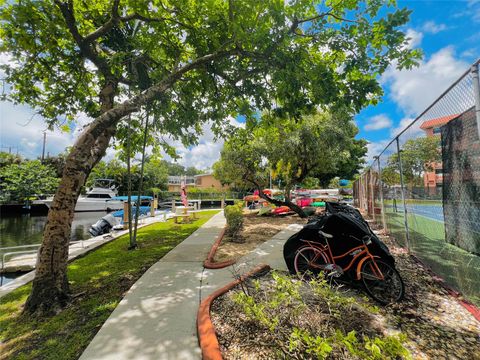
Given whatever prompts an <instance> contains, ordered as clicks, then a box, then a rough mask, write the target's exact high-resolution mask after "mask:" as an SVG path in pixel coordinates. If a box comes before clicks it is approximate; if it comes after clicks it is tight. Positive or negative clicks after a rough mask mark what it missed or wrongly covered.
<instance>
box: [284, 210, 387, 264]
mask: <svg viewBox="0 0 480 360" xmlns="http://www.w3.org/2000/svg"><path fill="white" fill-rule="evenodd" d="M319 230H322V231H323V232H325V233H328V234H331V235H333V238H332V239H329V240H328V243H329V245H330V248H331V249H332V253H333V255H335V256H336V255H341V254H344V253H346V252H347V251H349V250H350V249H352V248H354V247H356V246H359V245H361V244H362V242H361V241H359V240H356V239H355V238H357V239H362V238H363V237H364V236H365V235H369V236H370V237H371V240H372V243H371V244H370V245H369V246H368V248H369V250H370V252H371V253H372V254H373V255H377V256H380V257H381V258H382V259H384V260H385V261H387V262H389V263H391V264H393V263H394V259H393V257H392V256H391V254H390V252H389V250H388V248H387V246H386V245H385V244H384V243H383V242H382V241H381V240H380V239H379V238H378V237H377V236H376V235H375V234H374V233H373V232H372V231H371V230H370V228H369V227H368V224H367V223H366V222H365V221H364V220H363V219H362V220H359V219H357V218H355V217H353V216H352V215H350V214H345V213H334V214H327V215H325V216H323V217H321V218H320V219H319V220H318V221H315V222H311V223H309V224H307V225H305V226H304V227H303V229H302V230H300V231H299V232H298V233H296V234H294V235H292V236H291V237H290V238H289V239H288V240H287V241H286V242H285V245H284V247H283V256H284V258H285V262H286V263H287V266H288V269H289V270H290V272H292V273H293V272H295V269H294V266H293V261H294V258H295V253H296V251H297V249H298V248H299V247H300V246H302V245H305V243H304V242H302V241H300V240H301V239H305V240H311V241H315V242H320V243H323V244H325V239H324V238H323V237H322V236H321V235H320V234H319V233H318V231H319ZM354 237H355V238H354ZM350 260H351V258H349V257H348V256H346V257H345V258H344V259H342V260H340V261H338V264H339V265H341V266H345V265H346V264H348V262H349V261H350Z"/></svg>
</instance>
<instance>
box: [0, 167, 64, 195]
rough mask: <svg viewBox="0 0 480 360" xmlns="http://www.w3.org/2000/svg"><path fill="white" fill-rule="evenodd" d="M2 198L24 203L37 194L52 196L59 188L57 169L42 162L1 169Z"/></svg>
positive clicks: (0, 187)
mask: <svg viewBox="0 0 480 360" xmlns="http://www.w3.org/2000/svg"><path fill="white" fill-rule="evenodd" d="M0 179H1V186H0V193H1V195H2V196H1V197H2V198H4V199H8V200H13V201H20V202H22V201H24V200H26V199H28V198H29V197H31V196H32V195H35V194H51V193H52V192H53V191H54V190H55V188H56V187H57V186H58V182H59V179H58V178H57V177H56V176H55V169H54V168H52V167H51V166H49V165H43V164H42V163H41V162H40V160H30V161H28V160H27V161H23V162H21V163H20V164H15V163H14V164H10V165H7V166H4V167H2V168H1V169H0Z"/></svg>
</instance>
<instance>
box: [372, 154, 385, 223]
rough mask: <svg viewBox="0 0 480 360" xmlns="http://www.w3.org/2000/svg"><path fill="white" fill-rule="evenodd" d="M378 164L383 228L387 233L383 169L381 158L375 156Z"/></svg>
mask: <svg viewBox="0 0 480 360" xmlns="http://www.w3.org/2000/svg"><path fill="white" fill-rule="evenodd" d="M375 158H376V159H377V164H378V187H379V191H380V204H381V205H382V226H383V231H385V232H386V231H387V222H386V221H385V204H384V203H383V185H382V169H381V168H380V156H375Z"/></svg>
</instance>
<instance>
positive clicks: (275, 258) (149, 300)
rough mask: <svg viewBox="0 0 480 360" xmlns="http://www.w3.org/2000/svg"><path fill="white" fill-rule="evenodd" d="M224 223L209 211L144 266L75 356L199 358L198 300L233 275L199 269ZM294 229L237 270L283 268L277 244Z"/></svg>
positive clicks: (85, 359) (292, 230)
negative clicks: (208, 216) (204, 220)
mask: <svg viewBox="0 0 480 360" xmlns="http://www.w3.org/2000/svg"><path fill="white" fill-rule="evenodd" d="M224 225H225V218H224V216H223V213H219V214H217V215H215V216H213V217H212V218H211V219H210V220H209V221H208V222H207V223H205V225H203V226H202V227H201V228H200V229H198V230H197V231H196V232H195V233H193V234H192V235H190V236H189V237H188V238H187V239H185V240H184V241H183V242H182V243H181V244H179V245H178V246H177V247H176V248H175V249H173V250H172V251H170V252H169V253H168V254H167V255H166V256H164V257H163V258H162V259H161V260H160V261H158V262H157V263H156V264H155V265H153V266H152V267H151V268H150V269H148V270H147V272H145V274H143V276H142V277H141V278H140V279H139V280H138V281H137V282H136V283H135V284H134V285H133V286H132V288H131V289H130V290H129V291H128V292H127V294H126V296H125V297H124V298H123V300H122V301H121V302H120V303H119V305H118V306H117V308H116V309H115V310H114V311H113V313H112V314H111V315H110V317H109V318H108V319H107V321H106V322H105V324H104V325H103V326H102V328H101V329H100V331H99V332H98V333H97V335H96V336H95V337H94V339H93V340H92V342H91V343H90V345H89V346H88V347H87V349H86V350H85V352H84V353H83V354H82V356H81V357H80V359H81V360H92V359H95V360H100V359H101V360H113V359H115V360H123V359H125V360H126V359H128V360H131V359H135V360H147V359H148V360H150V359H152V360H153V359H175V360H177V359H179V360H183V359H185V360H189V359H200V358H201V353H200V348H199V347H198V340H197V335H196V315H197V310H198V305H199V304H200V301H201V300H202V299H203V298H205V297H206V296H208V295H209V294H211V293H212V292H213V291H214V290H215V289H217V288H219V287H221V286H223V285H225V284H226V283H228V282H230V281H231V280H232V279H233V277H234V275H233V274H234V271H233V269H232V268H231V267H230V268H226V269H220V270H207V269H204V268H203V261H204V260H205V258H206V256H207V254H208V251H209V250H210V247H211V245H212V243H213V241H214V240H215V238H216V237H217V236H218V234H219V233H220V231H221V230H222V228H223V227H224ZM296 231H298V227H297V226H295V225H291V226H289V228H288V229H287V230H285V231H281V232H280V233H278V234H277V235H276V236H274V237H273V238H272V239H271V240H269V241H267V242H265V243H264V244H262V245H261V246H259V247H258V248H257V249H256V250H254V251H253V252H252V253H250V254H248V255H247V256H245V257H244V258H242V259H241V261H239V264H240V265H238V266H234V267H235V269H237V271H238V272H239V273H243V272H246V271H247V270H248V269H250V268H251V267H252V266H255V264H258V263H261V262H263V263H268V264H270V265H271V266H272V267H273V268H280V269H281V268H283V269H285V265H284V262H283V256H282V249H283V243H284V242H285V240H286V239H287V238H288V237H289V236H290V235H291V234H293V233H295V232H296Z"/></svg>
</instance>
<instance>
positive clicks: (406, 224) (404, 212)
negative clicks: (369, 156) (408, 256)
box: [395, 137, 410, 251]
mask: <svg viewBox="0 0 480 360" xmlns="http://www.w3.org/2000/svg"><path fill="white" fill-rule="evenodd" d="M395 140H396V142H397V157H398V169H399V170H400V186H401V187H402V201H403V217H404V221H405V241H406V245H407V250H408V251H410V232H409V229H408V220H407V203H406V201H405V185H404V183H403V169H402V157H401V156H400V143H399V142H398V137H396V138H395Z"/></svg>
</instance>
